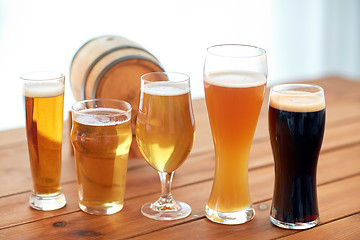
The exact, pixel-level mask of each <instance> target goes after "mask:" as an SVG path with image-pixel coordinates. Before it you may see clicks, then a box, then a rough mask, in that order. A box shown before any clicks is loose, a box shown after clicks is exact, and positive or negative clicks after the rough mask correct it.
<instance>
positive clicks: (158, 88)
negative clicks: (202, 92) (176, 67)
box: [144, 82, 190, 96]
mask: <svg viewBox="0 0 360 240" xmlns="http://www.w3.org/2000/svg"><path fill="white" fill-rule="evenodd" d="M189 91H190V88H189V86H188V85H187V84H185V83H184V84H179V83H174V84H170V83H169V82H166V83H162V82H153V83H148V84H146V85H144V93H147V94H150V95H157V96H177V95H183V94H187V93H188V92H189Z"/></svg>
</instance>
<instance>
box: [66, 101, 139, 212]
mask: <svg viewBox="0 0 360 240" xmlns="http://www.w3.org/2000/svg"><path fill="white" fill-rule="evenodd" d="M72 119H73V124H72V129H71V142H72V145H73V147H74V154H75V162H76V173H77V182H78V192H79V207H80V209H81V210H82V211H84V212H86V213H90V214H95V215H109V214H114V213H116V212H119V211H120V210H121V209H122V208H123V206H124V192H125V183H126V172H127V162H128V155H129V149H130V145H131V141H132V133H131V121H130V120H131V106H130V104H129V103H127V102H124V101H121V100H115V99H93V100H85V101H80V102H77V103H75V104H74V105H73V106H72Z"/></svg>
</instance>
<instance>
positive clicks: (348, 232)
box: [280, 213, 360, 240]
mask: <svg viewBox="0 0 360 240" xmlns="http://www.w3.org/2000/svg"><path fill="white" fill-rule="evenodd" d="M359 222H360V213H357V214H354V215H351V216H349V217H346V218H343V219H339V220H337V221H334V222H331V223H329V224H324V225H322V226H319V227H316V228H312V229H310V230H308V231H303V232H299V233H297V234H295V235H290V236H287V237H284V238H280V239H282V240H290V239H297V240H308V239H314V240H316V239H319V240H321V239H327V240H331V239H336V240H341V239H344V240H347V239H360V227H359Z"/></svg>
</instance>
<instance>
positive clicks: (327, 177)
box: [0, 145, 360, 234]
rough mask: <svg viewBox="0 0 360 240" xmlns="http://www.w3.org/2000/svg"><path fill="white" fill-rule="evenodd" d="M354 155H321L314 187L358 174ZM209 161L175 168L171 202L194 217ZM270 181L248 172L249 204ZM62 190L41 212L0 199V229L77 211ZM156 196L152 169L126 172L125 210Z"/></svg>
mask: <svg viewBox="0 0 360 240" xmlns="http://www.w3.org/2000/svg"><path fill="white" fill-rule="evenodd" d="M356 156H360V145H358V146H353V147H349V148H345V149H341V150H338V151H336V152H335V153H332V152H330V153H324V154H323V155H321V158H320V161H319V169H318V184H320V185H324V184H326V183H329V182H334V181H336V180H340V179H344V178H346V177H348V176H353V175H356V174H360V161H353V160H354V159H355V158H356ZM210 162H212V159H211V158H209V157H206V156H197V157H196V158H194V160H193V161H189V162H188V163H186V164H187V166H186V167H185V166H184V168H182V169H181V171H180V169H179V171H178V172H177V173H176V174H175V177H174V182H173V194H174V196H175V199H177V200H182V201H185V202H189V204H192V205H191V207H192V208H193V209H194V211H193V215H194V216H193V217H194V218H198V217H201V216H203V215H204V214H203V208H204V206H205V203H206V201H207V199H208V197H209V194H210V190H211V185H212V175H213V166H212V164H209V163H210ZM199 169H201V171H199ZM206 175H207V177H206ZM204 176H205V178H206V179H207V180H206V181H200V180H203V179H204ZM273 182H274V169H273V167H272V166H268V167H264V168H258V169H255V170H252V171H250V172H249V184H250V191H251V196H252V200H253V202H255V203H259V202H262V201H265V200H269V199H271V197H272V193H273ZM198 185H200V187H195V186H198ZM190 186H194V189H192V188H188V187H190ZM63 189H64V193H65V195H66V198H67V202H68V205H67V206H66V207H65V208H63V209H60V210H57V211H51V212H45V213H44V212H41V211H36V210H33V209H31V208H30V207H29V205H28V197H29V193H28V192H25V193H22V194H16V195H12V196H8V197H2V198H0V206H1V213H2V216H3V217H2V218H0V228H6V227H10V226H15V225H20V224H24V223H27V222H31V221H34V220H40V219H42V218H48V217H54V216H59V215H64V214H68V213H72V212H76V211H79V208H78V206H77V202H78V197H77V186H76V183H75V182H72V183H68V184H64V185H63ZM184 189H185V190H184ZM186 189H188V190H186ZM190 190H191V191H197V192H198V195H196V197H194V199H192V198H191V197H190V196H192V195H191V194H190V196H188V194H189V192H187V191H190ZM335 193H336V194H337V191H335ZM159 195H160V182H159V177H158V175H157V174H156V172H155V171H154V170H153V169H152V168H150V167H148V168H143V169H134V170H132V171H129V173H128V177H127V186H126V192H125V199H126V200H125V209H126V208H132V207H131V206H132V205H133V204H135V203H133V201H135V202H137V204H138V205H137V206H136V207H135V210H136V211H139V208H140V206H141V205H142V204H143V203H145V202H146V201H155V199H157V198H158V197H159ZM133 210H134V209H133ZM135 210H134V211H135ZM136 211H135V212H136ZM326 211H328V209H326ZM131 213H133V212H131ZM119 214H120V213H119ZM129 214H130V213H129ZM196 215H197V216H196ZM140 216H141V215H140ZM0 234H1V232H0Z"/></svg>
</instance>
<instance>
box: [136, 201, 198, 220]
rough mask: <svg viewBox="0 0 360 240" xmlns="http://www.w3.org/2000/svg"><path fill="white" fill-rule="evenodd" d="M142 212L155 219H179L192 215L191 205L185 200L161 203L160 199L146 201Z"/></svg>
mask: <svg viewBox="0 0 360 240" xmlns="http://www.w3.org/2000/svg"><path fill="white" fill-rule="evenodd" d="M141 213H142V214H143V215H144V216H146V217H148V218H151V219H155V220H177V219H182V218H185V217H187V216H189V215H190V213H191V207H190V206H189V205H188V204H187V203H184V202H177V201H176V202H175V201H174V202H173V203H165V204H161V203H160V201H156V202H154V203H146V204H144V205H143V206H142V208H141Z"/></svg>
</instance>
